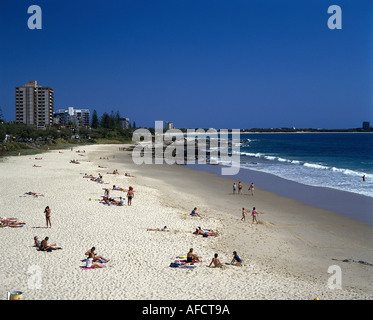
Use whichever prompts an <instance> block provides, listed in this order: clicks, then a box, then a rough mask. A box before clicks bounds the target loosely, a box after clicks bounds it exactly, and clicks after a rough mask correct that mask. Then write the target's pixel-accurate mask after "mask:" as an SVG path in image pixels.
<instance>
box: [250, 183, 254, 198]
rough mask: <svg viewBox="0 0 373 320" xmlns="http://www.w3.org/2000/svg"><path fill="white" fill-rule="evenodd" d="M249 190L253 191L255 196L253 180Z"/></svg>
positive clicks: (252, 193)
mask: <svg viewBox="0 0 373 320" xmlns="http://www.w3.org/2000/svg"><path fill="white" fill-rule="evenodd" d="M249 190H250V191H251V195H252V196H253V195H254V182H251V185H250V189H249Z"/></svg>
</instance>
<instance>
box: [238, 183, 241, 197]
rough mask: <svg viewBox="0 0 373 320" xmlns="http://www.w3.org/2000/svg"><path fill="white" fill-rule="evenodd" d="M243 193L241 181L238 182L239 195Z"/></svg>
mask: <svg viewBox="0 0 373 320" xmlns="http://www.w3.org/2000/svg"><path fill="white" fill-rule="evenodd" d="M241 191H242V183H241V181H238V194H241Z"/></svg>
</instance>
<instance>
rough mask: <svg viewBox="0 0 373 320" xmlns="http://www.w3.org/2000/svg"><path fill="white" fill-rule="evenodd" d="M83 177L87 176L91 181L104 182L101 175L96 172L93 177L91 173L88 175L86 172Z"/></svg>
mask: <svg viewBox="0 0 373 320" xmlns="http://www.w3.org/2000/svg"><path fill="white" fill-rule="evenodd" d="M83 178H88V179H90V180H91V181H93V182H97V183H101V184H102V183H104V181H103V180H102V175H101V174H100V173H98V177H94V176H93V175H92V174H89V175H88V174H87V173H85V174H84V176H83Z"/></svg>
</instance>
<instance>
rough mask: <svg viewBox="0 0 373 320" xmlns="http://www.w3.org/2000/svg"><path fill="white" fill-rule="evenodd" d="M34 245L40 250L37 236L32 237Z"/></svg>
mask: <svg viewBox="0 0 373 320" xmlns="http://www.w3.org/2000/svg"><path fill="white" fill-rule="evenodd" d="M34 244H35V246H37V247H38V248H40V245H41V241H40V240H39V239H38V237H37V236H35V237H34Z"/></svg>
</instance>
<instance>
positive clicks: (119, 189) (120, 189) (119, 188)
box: [113, 185, 127, 191]
mask: <svg viewBox="0 0 373 320" xmlns="http://www.w3.org/2000/svg"><path fill="white" fill-rule="evenodd" d="M113 190H118V191H127V189H123V188H121V187H117V186H116V185H114V186H113Z"/></svg>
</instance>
